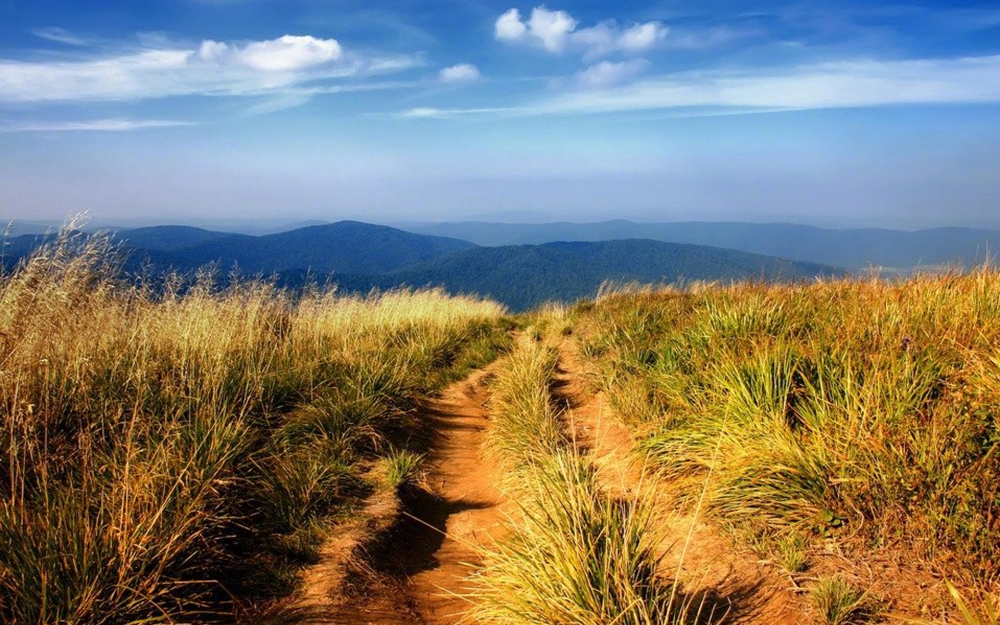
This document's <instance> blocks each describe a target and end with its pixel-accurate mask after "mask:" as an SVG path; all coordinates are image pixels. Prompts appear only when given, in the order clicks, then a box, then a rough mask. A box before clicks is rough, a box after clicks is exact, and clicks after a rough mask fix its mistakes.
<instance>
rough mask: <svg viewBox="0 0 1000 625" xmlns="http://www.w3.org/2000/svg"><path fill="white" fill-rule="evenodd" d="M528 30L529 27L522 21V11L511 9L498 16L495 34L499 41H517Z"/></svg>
mask: <svg viewBox="0 0 1000 625" xmlns="http://www.w3.org/2000/svg"><path fill="white" fill-rule="evenodd" d="M527 32H528V27H527V26H525V25H524V22H522V21H521V12H520V11H518V10H517V9H511V10H509V11H507V12H506V13H504V14H503V15H501V16H500V17H498V18H497V22H496V25H495V26H494V30H493V36H494V37H496V38H497V39H498V40H499V41H516V40H518V39H520V38H521V37H523V36H524V35H525V33H527Z"/></svg>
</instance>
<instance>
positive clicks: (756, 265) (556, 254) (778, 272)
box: [286, 240, 840, 311]
mask: <svg viewBox="0 0 1000 625" xmlns="http://www.w3.org/2000/svg"><path fill="white" fill-rule="evenodd" d="M839 273H840V272H839V271H838V270H837V269H835V268H833V267H829V266H823V265H818V264H810V263H797V262H792V261H786V260H781V259H778V258H770V257H766V256H760V255H757V254H750V253H747V252H739V251H733V250H724V249H718V248H711V247H705V246H698V245H683V244H676V243H663V242H659V241H649V240H625V241H604V242H596V243H580V242H575V243H573V242H570V243H547V244H544V245H518V246H504V247H481V248H474V249H469V250H465V251H462V252H458V253H455V254H450V255H448V256H443V257H441V258H438V259H436V260H433V261H430V262H427V263H424V264H422V265H419V266H416V267H411V268H406V269H402V270H400V271H396V272H393V273H391V274H388V275H383V276H333V277H332V280H333V281H334V282H336V283H337V284H338V285H339V286H340V288H341V289H342V290H346V291H361V292H363V291H367V290H369V289H372V288H379V289H386V288H392V287H396V286H400V285H408V286H415V287H420V286H443V287H445V288H446V289H447V290H448V291H450V292H452V293H476V294H480V295H487V296H489V297H492V298H494V299H496V300H498V301H500V302H502V303H504V304H506V305H507V306H509V307H510V308H512V309H513V310H518V311H519V310H525V309H528V308H531V307H532V306H535V305H537V304H540V303H542V302H545V301H549V300H559V301H570V302H571V301H575V300H578V299H581V298H585V297H592V296H594V295H595V294H596V293H597V290H598V288H599V287H600V286H601V283H603V282H605V281H623V282H628V281H638V282H642V283H671V282H679V281H692V280H723V281H729V280H741V279H767V280H801V279H810V278H814V277H816V276H819V275H837V274H839ZM286 279H288V280H294V279H295V278H294V277H293V276H286Z"/></svg>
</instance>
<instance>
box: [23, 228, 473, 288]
mask: <svg viewBox="0 0 1000 625" xmlns="http://www.w3.org/2000/svg"><path fill="white" fill-rule="evenodd" d="M113 236H114V237H115V240H116V241H118V242H120V244H121V245H122V249H123V251H124V252H126V253H127V254H128V262H127V264H126V268H127V269H136V268H138V267H140V266H150V265H151V266H153V267H157V268H162V269H167V268H170V269H175V270H177V271H181V272H186V271H193V270H195V269H198V268H200V267H204V266H205V265H208V264H211V263H217V264H218V266H219V268H220V270H222V271H223V272H226V271H229V270H230V269H232V268H233V267H234V266H236V267H238V268H239V269H240V272H241V273H242V274H244V275H254V274H267V275H269V274H272V273H275V272H282V271H293V270H308V271H311V272H314V273H319V274H330V273H337V274H339V273H348V274H382V273H388V272H391V271H395V270H397V269H401V268H403V267H408V266H411V265H414V264H418V263H421V262H426V261H429V260H433V259H435V258H437V257H439V256H442V255H445V254H450V253H453V252H457V251H460V250H465V249H469V248H473V247H476V246H475V245H473V244H472V243H468V242H466V241H459V240H456V239H448V238H443V237H435V236H428V235H420V234H413V233H411V232H405V231H403V230H397V229H395V228H389V227H387V226H376V225H372V224H365V223H361V222H354V221H342V222H338V223H335V224H328V225H322V226H309V227H306V228H299V229H297V230H290V231H288V232H282V233H279V234H270V235H265V236H250V235H245V234H231V233H226V232H213V231H211V230H203V229H200V228H192V227H188V226H155V227H150V228H137V229H134V230H120V231H117V232H115V233H114V235H113ZM49 239H51V236H38V235H24V236H20V237H11V238H9V239H8V240H7V241H6V245H5V247H4V263H5V264H6V265H7V266H10V265H11V264H13V263H14V262H16V261H17V260H18V259H19V258H20V257H22V256H24V255H26V254H27V253H29V252H30V251H31V250H32V249H34V248H35V247H36V246H37V245H39V244H40V243H42V242H44V241H47V240H49Z"/></svg>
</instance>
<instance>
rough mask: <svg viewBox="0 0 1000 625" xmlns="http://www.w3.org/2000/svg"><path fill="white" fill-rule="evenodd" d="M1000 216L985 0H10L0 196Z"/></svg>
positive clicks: (13, 202)
mask: <svg viewBox="0 0 1000 625" xmlns="http://www.w3.org/2000/svg"><path fill="white" fill-rule="evenodd" d="M84 211H86V212H87V214H89V215H90V218H91V219H93V220H95V221H101V222H109V223H110V222H116V223H121V224H136V223H194V222H203V221H205V220H210V219H215V220H254V219H262V220H264V219H266V220H269V221H281V220H285V221H288V222H294V221H300V220H326V221H336V220H340V219H359V220H363V221H370V222H379V223H399V222H407V221H462V220H469V219H477V220H496V221H536V222H541V221H575V222H586V221H600V220H605V219H617V218H623V219H632V220H636V221H661V222H662V221H751V222H776V221H784V222H796V223H805V224H813V225H820V226H828V227H838V228H845V227H868V226H877V227H889V228H899V229H916V228H925V227H936V226H971V227H986V228H996V229H1000V2H997V1H996V0H993V1H992V2H967V3H961V2H932V1H916V2H909V1H906V0H902V1H901V2H898V3H897V2H881V1H879V0H865V1H860V0H822V1H818V2H802V1H797V0H767V1H761V0H742V1H735V0H734V1H728V2H725V1H721V0H702V1H701V2H691V1H690V0H686V1H683V2H682V1H679V0H646V1H639V0H620V1H618V2H593V1H590V2H582V1H574V0H565V1H559V2H557V1H555V0H553V1H552V2H550V3H546V4H537V3H534V2H521V3H517V2H512V1H511V0H501V1H492V0H489V1H488V0H447V1H444V0H441V1H422V2H415V1H413V0H384V1H378V0H144V1H143V2H125V1H117V2H115V1H111V0H106V1H97V0H0V218H4V219H11V218H20V219H63V218H65V217H67V216H69V215H73V214H77V213H81V212H84Z"/></svg>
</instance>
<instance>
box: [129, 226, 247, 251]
mask: <svg viewBox="0 0 1000 625" xmlns="http://www.w3.org/2000/svg"><path fill="white" fill-rule="evenodd" d="M232 236H239V235H233V234H230V233H228V232H215V231H212V230H204V229H202V228H193V227H191V226H151V227H148V228H135V229H132V230H120V231H118V232H116V233H115V238H116V239H117V240H119V241H121V242H123V243H124V244H125V245H127V246H129V247H132V248H138V249H143V250H155V251H158V252H172V251H177V250H183V249H187V248H190V247H194V246H197V245H201V244H204V243H208V242H209V241H218V240H219V239H224V238H226V237H232Z"/></svg>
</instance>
